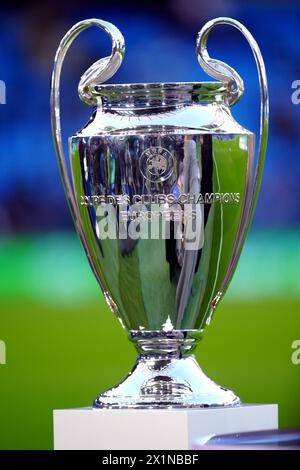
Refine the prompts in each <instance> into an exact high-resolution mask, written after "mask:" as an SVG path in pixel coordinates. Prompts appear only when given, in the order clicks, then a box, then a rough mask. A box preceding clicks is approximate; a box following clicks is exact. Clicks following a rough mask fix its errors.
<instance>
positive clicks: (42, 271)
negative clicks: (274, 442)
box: [0, 232, 300, 449]
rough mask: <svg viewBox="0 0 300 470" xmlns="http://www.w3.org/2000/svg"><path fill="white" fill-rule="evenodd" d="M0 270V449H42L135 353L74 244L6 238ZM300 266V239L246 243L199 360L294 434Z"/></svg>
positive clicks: (258, 237) (64, 239) (299, 413)
mask: <svg viewBox="0 0 300 470" xmlns="http://www.w3.org/2000/svg"><path fill="white" fill-rule="evenodd" d="M282 240H284V243H282ZM0 263H1V279H0V308H1V312H0V341H2V342H3V343H2V344H5V346H6V364H1V365H0V448H1V449H48V448H51V447H52V445H53V444H52V410H53V409H55V408H65V407H66V408H71V407H78V406H86V405H90V404H91V402H92V400H93V398H94V397H95V396H96V395H97V394H99V393H100V392H101V391H103V390H104V389H106V388H108V387H110V386H112V385H114V384H116V383H117V382H118V381H119V380H121V379H122V377H124V375H126V373H127V372H128V371H129V369H130V368H131V366H132V365H133V362H134V360H135V357H136V355H135V351H134V349H133V346H132V345H131V344H130V343H129V342H128V340H127V337H126V333H125V332H124V331H123V330H122V329H121V327H120V325H119V323H118V322H117V320H116V319H115V318H114V317H113V315H112V314H111V313H110V312H109V311H108V308H107V307H106V305H105V303H104V300H103V297H102V295H101V294H100V292H99V290H98V287H97V285H96V281H94V279H93V277H92V275H91V273H90V271H89V267H88V265H87V262H86V260H85V256H84V254H83V251H82V249H81V247H80V244H79V242H78V240H77V239H76V237H75V236H74V235H69V234H53V235H51V236H39V237H37V236H36V237H26V238H17V239H14V240H4V239H3V240H2V242H1V244H0ZM299 266H300V243H299V233H298V232H290V233H284V234H283V233H280V232H277V233H272V234H271V233H266V232H264V233H254V234H253V235H252V236H250V238H249V241H248V242H247V244H246V248H245V251H244V254H243V256H242V259H241V263H240V266H239V268H238V271H237V273H236V275H235V278H234V280H233V283H232V285H231V287H230V289H229V291H228V295H227V297H226V298H225V300H224V301H223V303H222V304H221V305H220V307H218V309H217V311H216V314H215V317H214V319H213V321H212V324H211V326H210V327H209V328H208V329H207V331H206V334H205V336H204V340H203V341H202V343H200V344H199V346H198V350H197V353H196V355H197V358H198V360H199V362H200V364H201V365H202V366H203V368H204V370H205V371H206V372H207V373H208V375H209V376H210V377H211V378H213V379H214V380H215V381H217V382H219V383H221V384H222V385H225V386H228V387H229V388H232V389H233V390H234V391H235V392H236V393H238V394H239V395H240V397H241V398H242V400H243V401H244V402H255V403H266V402H268V403H279V413H280V426H281V427H287V426H300V398H299V396H300V394H299V392H300V364H299V365H294V364H293V363H292V361H291V355H292V352H293V350H292V347H291V345H292V342H293V341H294V340H296V339H300V316H299V314H300V289H299V283H300V280H299ZM0 362H1V361H0ZM2 362H3V361H2Z"/></svg>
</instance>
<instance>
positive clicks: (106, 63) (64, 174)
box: [50, 18, 125, 297]
mask: <svg viewBox="0 0 300 470" xmlns="http://www.w3.org/2000/svg"><path fill="white" fill-rule="evenodd" d="M92 26H97V27H98V28H100V29H102V30H104V31H105V32H106V33H107V34H108V35H109V36H110V38H111V40H112V52H111V55H110V56H109V57H105V58H103V59H100V60H99V61H97V62H96V63H95V64H93V65H92V66H91V67H90V68H89V69H88V70H87V71H86V72H85V73H84V74H83V76H82V77H81V80H80V83H79V87H78V92H79V96H80V98H81V99H82V101H84V102H85V103H87V104H89V105H92V104H94V100H93V97H92V94H91V91H90V89H91V87H92V86H94V85H98V84H100V83H102V82H104V81H105V80H108V79H109V78H110V77H112V76H113V75H114V73H115V72H116V71H117V70H118V68H119V67H120V65H121V63H122V60H123V56H124V51H125V42H124V38H123V36H122V34H121V32H120V31H119V30H118V28H116V27H115V26H114V25H113V24H111V23H108V22H107V21H103V20H99V19H96V18H92V19H88V20H83V21H80V22H79V23H76V24H75V25H74V26H73V27H72V28H71V29H70V30H69V31H68V32H67V34H66V35H65V36H64V37H63V39H62V40H61V42H60V44H59V47H58V49H57V51H56V55H55V59H54V66H53V72H52V80H51V98H50V107H51V125H52V135H53V141H54V147H55V151H56V156H57V162H58V167H59V171H60V175H61V179H62V183H63V187H64V190H65V193H66V197H67V202H68V205H69V209H70V211H71V214H72V218H73V221H74V224H75V226H76V228H77V231H78V234H79V236H80V239H81V241H82V244H83V247H84V250H85V252H86V255H87V258H88V260H89V263H90V265H91V268H92V270H93V273H94V275H95V277H96V279H97V281H98V283H99V284H100V286H101V287H102V288H103V284H102V282H101V280H100V278H99V276H98V274H97V270H96V268H95V264H94V261H93V258H92V256H91V254H90V252H89V249H88V243H87V241H86V237H85V233H84V229H83V225H82V222H81V218H80V213H79V209H78V206H77V203H76V199H75V197H74V193H73V189H72V184H71V181H70V178H69V173H68V169H67V164H66V159H65V155H64V150H63V145H62V135H61V121H60V97H59V94H60V76H61V70H62V65H63V61H64V59H65V56H66V53H67V52H68V50H69V47H70V46H71V44H72V43H73V41H74V39H75V38H76V37H77V36H78V34H79V33H81V32H82V31H84V30H85V29H87V28H90V27H92ZM103 291H104V295H105V296H106V292H105V289H104V288H103ZM106 297H107V296H106Z"/></svg>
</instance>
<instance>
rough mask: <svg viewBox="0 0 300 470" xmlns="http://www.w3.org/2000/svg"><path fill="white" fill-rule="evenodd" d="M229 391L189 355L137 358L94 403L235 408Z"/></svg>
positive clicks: (101, 405) (104, 405)
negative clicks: (112, 386)
mask: <svg viewBox="0 0 300 470" xmlns="http://www.w3.org/2000/svg"><path fill="white" fill-rule="evenodd" d="M239 404H240V399H239V398H238V397H237V396H236V395H235V394H234V393H233V392H232V391H230V390H227V389H226V388H224V387H221V386H219V385H217V384H215V383H214V382H213V381H212V380H210V379H209V378H208V377H207V376H206V375H205V374H204V372H203V371H202V370H201V368H200V367H199V365H198V363H197V361H196V359H195V357H194V356H193V355H190V356H183V357H171V358H170V357H163V356H157V355H151V354H149V355H147V356H145V355H140V356H139V358H138V359H137V362H136V364H135V366H134V368H133V370H132V371H131V372H130V373H129V375H128V376H127V377H126V378H125V379H124V380H123V381H122V382H121V383H120V384H119V385H117V386H116V387H114V388H111V389H110V390H107V391H106V392H104V393H103V394H101V395H100V396H99V397H98V398H96V400H95V401H94V404H93V405H94V407H95V408H143V409H147V408H151V409H153V408H156V409H157V408H158V409H166V408H203V407H220V406H222V407H223V406H234V405H239Z"/></svg>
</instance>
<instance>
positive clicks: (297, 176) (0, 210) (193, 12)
mask: <svg viewBox="0 0 300 470" xmlns="http://www.w3.org/2000/svg"><path fill="white" fill-rule="evenodd" d="M0 11H1V17H0V46H1V54H0V74H1V75H0V79H1V80H3V81H4V82H5V84H6V104H5V105H0V119H1V123H0V133H1V146H0V149H1V155H0V232H2V233H14V232H15V233H16V232H34V231H46V230H47V231H48V230H58V229H64V228H69V227H71V218H70V217H69V215H68V212H67V206H66V203H65V199H64V195H63V190H62V186H61V182H60V178H59V174H58V170H57V166H56V161H55V155H54V150H53V145H52V138H51V129H50V118H49V92H50V76H51V69H52V64H53V58H54V54H55V51H56V48H57V46H58V44H59V41H60V39H61V37H62V36H63V35H64V34H65V32H66V31H67V30H68V29H69V28H70V27H71V26H72V24H73V23H74V22H77V21H79V20H80V19H84V18H89V17H98V18H102V19H106V20H108V21H111V22H113V23H114V24H116V25H117V26H118V27H119V28H120V30H121V31H122V33H123V35H124V37H125V40H126V54H125V60H124V62H123V65H122V66H121V68H120V69H119V71H118V72H117V74H116V75H115V76H114V77H113V78H112V79H111V80H110V82H112V83H113V82H114V83H118V82H119V83H128V82H155V81H158V82H159V81H165V82H166V81H201V80H209V77H207V76H205V74H204V72H203V71H201V69H200V67H199V65H198V63H197V60H196V56H195V41H196V36H197V32H198V31H199V30H200V28H201V27H202V26H203V24H204V22H205V21H207V20H209V19H211V18H213V17H217V16H231V17H233V18H236V19H238V20H239V21H241V22H242V23H244V24H245V25H246V26H247V28H248V29H249V30H250V31H251V32H252V33H253V35H254V36H255V38H256V40H257V41H258V43H259V45H260V47H261V50H262V53H263V56H264V59H265V63H266V67H267V72H268V79H269V88H270V138H269V146H268V152H267V161H266V168H265V173H264V178H263V185H262V191H261V196H260V199H259V204H258V208H257V212H256V216H255V226H256V227H262V228H268V227H270V228H276V229H278V228H286V227H289V228H290V227H295V226H297V225H298V224H299V221H300V204H299V200H300V184H299V181H300V158H299V143H300V133H299V128H300V126H299V125H300V105H298V106H297V105H295V104H293V103H292V99H291V95H292V93H293V89H292V83H293V81H295V80H297V79H299V80H300V52H299V37H300V2H296V1H293V2H289V1H283V0H280V1H278V2H276V1H275V2H274V1H273V2H271V1H270V2H266V1H255V2H251V1H248V2H240V1H233V0H214V1H213V2H207V1H204V0H168V1H160V2H151V3H147V2H142V1H140V2H132V1H130V0H129V1H126V2H121V1H119V0H114V1H111V2H107V1H106V2H102V1H95V0H94V1H91V0H86V1H85V2H80V1H79V0H73V2H67V1H66V0H60V1H59V2H58V1H51V2H50V1H49V0H44V1H43V2H40V1H39V2H36V1H31V2H22V3H20V2H14V1H12V2H9V4H8V5H7V6H4V5H2V6H1V10H0ZM110 47H111V45H110V42H109V39H108V38H107V37H106V36H105V34H104V33H101V32H99V31H98V30H97V31H95V30H91V31H87V32H85V33H83V34H82V35H81V37H80V38H78V39H77V40H76V42H75V44H74V46H73V49H72V50H71V52H70V54H69V57H68V58H67V60H66V62H65V67H64V71H63V83H62V89H61V96H62V116H63V128H64V136H65V139H67V136H69V135H72V134H74V133H75V132H76V131H77V130H78V129H79V128H81V127H82V125H83V124H84V122H85V121H86V120H87V119H88V117H89V115H90V114H91V110H90V109H88V108H87V107H85V106H84V105H83V104H82V103H81V102H80V100H79V99H78V96H77V85H78V81H79V78H80V75H81V74H82V73H83V72H84V71H85V70H86V68H87V67H88V66H89V65H90V64H91V63H92V62H94V61H95V60H97V59H99V58H100V57H104V56H106V55H108V54H109V53H110ZM209 47H210V48H211V49H210V51H211V52H210V54H211V56H213V57H216V58H220V59H221V60H224V61H225V62H227V63H229V64H230V65H232V66H233V67H234V68H236V69H237V70H238V71H239V73H240V74H241V75H242V77H243V78H244V81H245V90H246V91H245V96H244V98H243V99H242V101H241V102H240V103H239V104H237V105H236V106H235V107H234V109H233V114H234V115H235V117H236V118H237V120H238V121H239V122H240V123H241V124H243V125H244V126H245V127H247V128H248V129H250V130H253V131H256V132H257V131H258V123H259V91H258V82H257V78H256V68H255V64H254V60H253V57H252V55H251V51H250V49H249V47H248V46H247V44H246V41H245V40H244V39H243V37H242V36H241V35H240V33H238V32H237V31H234V30H232V29H231V28H229V27H219V30H216V31H215V32H214V34H213V35H212V38H211V40H210V43H209ZM66 148H67V146H66Z"/></svg>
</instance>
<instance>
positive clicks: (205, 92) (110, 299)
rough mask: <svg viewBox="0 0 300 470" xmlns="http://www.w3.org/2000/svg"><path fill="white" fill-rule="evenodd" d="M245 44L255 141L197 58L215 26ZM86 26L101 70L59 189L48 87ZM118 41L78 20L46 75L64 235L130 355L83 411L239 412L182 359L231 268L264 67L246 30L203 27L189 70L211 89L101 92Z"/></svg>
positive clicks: (227, 84) (89, 86) (220, 70)
mask: <svg viewBox="0 0 300 470" xmlns="http://www.w3.org/2000/svg"><path fill="white" fill-rule="evenodd" d="M222 24H225V25H230V26H233V27H235V28H237V29H238V30H239V31H240V32H241V33H242V34H243V35H244V36H245V37H246V39H247V40H248V42H249V44H250V47H251V49H252V52H253V55H254V58H255V61H256V65H257V70H258V77H259V86H260V94H261V114H260V139H259V144H258V151H257V157H256V158H254V156H255V144H254V138H255V135H254V133H252V132H250V131H248V130H247V129H245V128H244V127H242V126H241V125H240V124H238V123H237V122H236V120H235V119H234V117H233V116H232V114H231V109H230V108H231V106H233V105H234V104H235V103H236V102H237V101H238V100H239V99H240V97H241V96H242V95H243V92H244V85H243V80H242V79H241V77H240V76H239V75H238V73H237V72H236V71H235V70H234V69H233V68H232V67H230V66H229V65H227V64H225V63H223V62H221V61H220V60H216V59H212V58H210V57H209V55H208V52H207V48H206V43H207V39H208V36H209V33H210V32H211V30H212V29H213V28H214V26H216V25H222ZM91 26H97V27H99V28H100V29H102V30H104V31H106V33H108V34H109V36H110V38H111V40H112V52H111V55H110V56H109V57H105V58H103V59H100V60H98V61H97V62H96V63H94V64H93V65H92V66H91V67H90V68H89V69H88V70H87V71H86V72H85V73H84V75H83V76H82V77H81V80H80V82H79V87H78V91H79V96H80V98H81V100H82V101H83V102H84V103H86V104H87V105H89V106H93V107H94V108H93V109H94V110H93V114H92V116H91V118H90V120H89V122H88V123H87V124H86V125H85V126H84V127H83V128H82V129H81V130H80V131H78V132H77V133H75V134H74V135H73V136H72V137H70V138H69V153H70V166H71V173H72V179H70V178H69V175H68V168H67V164H66V160H65V157H64V151H63V146H62V139H61V122H60V104H59V87H60V76H61V69H62V64H63V60H64V58H65V55H66V53H67V51H68V49H69V47H70V45H71V43H72V42H73V40H74V38H75V37H76V36H77V35H78V34H79V33H80V32H81V31H83V30H85V29H87V28H89V27H91ZM124 50H125V46H124V38H123V36H122V34H121V33H120V31H119V30H118V29H117V28H116V27H115V26H113V25H112V24H111V23H107V22H105V21H102V20H99V19H89V20H84V21H81V22H79V23H77V24H76V25H75V26H73V27H72V29H70V31H69V32H68V33H67V34H66V35H65V37H64V38H63V39H62V41H61V43H60V45H59V48H58V50H57V53H56V57H55V62H54V70H53V76H52V91H51V113H52V128H53V137H54V145H55V149H56V153H57V158H58V165H59V169H60V173H61V176H62V181H63V185H64V189H65V193H66V197H67V200H68V203H69V207H70V210H71V213H72V216H73V219H74V223H75V226H76V229H77V231H78V233H79V236H80V239H81V241H82V244H83V246H84V249H85V252H86V255H87V257H88V260H89V263H90V265H91V268H92V270H93V272H94V275H95V276H96V279H97V281H98V283H99V285H100V287H101V289H102V291H103V293H104V296H105V298H106V300H107V303H108V305H109V307H110V309H111V310H112V312H113V313H114V314H115V315H116V316H117V317H118V319H119V321H120V323H121V325H122V326H123V327H124V328H125V329H126V330H127V331H128V333H129V337H130V339H131V341H133V342H134V343H135V345H136V348H137V350H138V352H139V356H138V359H137V361H136V363H135V365H134V367H133V369H132V371H131V372H130V373H129V375H128V376H127V377H126V378H125V379H124V380H123V381H122V382H121V383H120V384H118V385H116V386H115V387H114V388H112V389H110V390H107V391H106V392H104V393H102V394H101V395H100V396H99V397H98V398H96V399H95V400H94V406H95V407H97V408H170V407H181V408H198V407H206V406H230V405H237V404H239V403H240V400H239V398H238V397H237V396H236V395H235V394H234V393H233V392H232V391H230V390H227V389H226V388H224V387H221V386H219V385H217V384H215V383H214V382H213V381H212V380H210V379H209V378H208V377H207V376H206V375H205V374H204V373H203V371H202V370H201V369H200V367H199V365H198V363H197V362H196V360H195V357H194V356H193V351H194V349H195V347H196V345H197V342H198V340H199V339H201V337H202V334H203V331H204V329H205V327H206V325H208V324H209V323H210V321H211V317H212V314H213V312H214V310H215V308H216V306H217V304H218V303H219V301H220V300H221V298H222V296H223V294H224V292H225V290H226V288H227V286H228V284H229V282H230V280H231V278H232V275H233V273H234V270H235V268H236V265H237V261H238V259H239V256H240V254H241V250H242V247H243V243H244V241H245V237H246V235H247V231H248V229H249V226H250V223H251V220H252V217H253V212H254V209H255V205H256V200H257V196H258V193H259V187H260V181H261V176H262V170H263V163H264V157H265V151H266V142H267V134H268V90H267V79H266V73H265V67H264V62H263V59H262V56H261V53H260V50H259V47H258V45H257V43H256V41H255V40H254V38H253V37H252V35H251V34H250V33H249V31H248V30H247V29H246V28H245V27H244V26H243V25H242V24H240V23H239V22H238V21H236V20H233V19H230V18H217V19H214V20H212V21H209V22H208V23H206V25H205V26H204V27H203V28H202V29H201V31H200V32H199V34H198V38H197V44H196V54H197V58H198V61H199V64H200V65H201V67H202V68H203V69H204V70H205V71H206V72H207V73H208V74H209V75H210V76H211V77H213V78H214V79H217V80H219V81H212V82H198V83H137V84H135V83H133V84H121V85H111V84H108V85H102V83H103V82H105V81H106V80H108V79H109V78H111V77H112V76H113V75H114V73H115V72H116V71H117V69H118V68H119V67H120V65H121V62H122V60H123V57H124Z"/></svg>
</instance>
